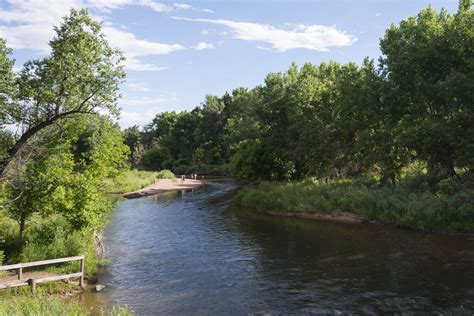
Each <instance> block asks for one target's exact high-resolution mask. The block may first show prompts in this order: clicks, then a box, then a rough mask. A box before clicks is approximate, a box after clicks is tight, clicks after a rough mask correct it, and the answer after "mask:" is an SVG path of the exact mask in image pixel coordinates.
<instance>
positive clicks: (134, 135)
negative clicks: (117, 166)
mask: <svg viewBox="0 0 474 316" xmlns="http://www.w3.org/2000/svg"><path fill="white" fill-rule="evenodd" d="M122 134H123V141H124V143H125V144H126V145H127V146H128V147H129V148H130V159H129V160H130V163H131V165H132V166H135V165H136V164H137V163H138V161H139V160H140V157H141V155H142V151H143V148H142V147H143V146H142V143H141V136H142V134H141V132H140V128H139V127H138V125H133V126H131V127H128V128H126V129H125V130H124V131H123V133H122Z"/></svg>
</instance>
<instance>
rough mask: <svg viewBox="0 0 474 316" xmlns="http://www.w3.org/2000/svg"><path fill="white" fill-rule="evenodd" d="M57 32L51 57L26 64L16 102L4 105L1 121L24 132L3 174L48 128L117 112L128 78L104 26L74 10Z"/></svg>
mask: <svg viewBox="0 0 474 316" xmlns="http://www.w3.org/2000/svg"><path fill="white" fill-rule="evenodd" d="M55 31H56V36H55V38H54V39H53V40H51V41H50V43H49V45H50V47H51V56H49V57H47V58H43V59H41V60H33V61H29V62H27V63H25V65H24V68H23V70H22V71H21V73H20V75H19V76H18V78H17V80H16V86H17V89H18V93H17V94H16V95H15V98H14V100H12V102H11V103H12V105H10V106H4V105H3V104H0V105H1V106H2V108H1V116H0V117H1V118H2V123H3V124H5V123H8V124H16V125H19V126H20V127H21V129H22V130H23V131H24V132H23V133H22V134H21V136H20V137H19V138H18V139H17V140H16V142H15V144H14V145H13V146H11V147H10V148H9V149H8V151H7V154H6V155H5V156H4V157H3V159H2V161H1V162H0V176H2V177H3V176H5V173H6V170H7V167H8V166H9V165H10V163H11V162H12V161H13V160H14V159H17V158H19V157H20V156H21V155H22V150H23V149H25V148H26V145H27V143H28V142H29V141H30V140H31V139H32V138H33V137H34V136H35V135H36V134H38V133H39V132H40V131H42V130H43V129H45V128H47V127H49V126H51V125H53V124H55V123H56V122H58V121H60V120H64V119H66V118H71V117H73V116H77V115H81V114H94V113H97V111H98V110H107V111H109V112H110V113H111V114H112V115H116V114H118V108H117V104H116V103H117V100H118V98H119V96H120V95H119V84H120V82H121V80H122V79H123V78H124V72H123V69H122V68H123V67H122V65H121V62H122V61H123V59H124V58H123V56H122V54H121V53H120V51H118V50H117V49H113V48H111V47H110V46H109V44H108V42H107V41H106V39H105V37H104V35H103V33H102V32H101V25H100V24H99V23H97V22H95V21H94V20H93V19H92V18H91V17H90V16H89V14H88V12H87V11H86V10H80V11H77V10H74V9H73V10H71V13H70V15H69V16H67V17H65V18H64V19H63V22H62V24H61V25H60V26H59V27H56V28H55ZM2 43H3V42H2ZM0 45H3V44H0ZM1 47H2V46H0V55H2V56H3V57H0V62H1V63H2V66H0V67H2V70H1V71H3V69H4V68H5V69H6V70H7V72H8V67H10V68H11V66H8V65H9V62H8V61H6V62H5V61H4V56H5V52H6V53H8V51H5V49H4V48H1ZM10 64H11V62H10ZM5 65H7V66H6V67H5ZM4 99H5V98H4ZM0 102H2V101H0ZM3 102H5V101H3Z"/></svg>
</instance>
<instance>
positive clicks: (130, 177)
mask: <svg viewBox="0 0 474 316" xmlns="http://www.w3.org/2000/svg"><path fill="white" fill-rule="evenodd" d="M157 176H158V172H153V171H139V170H129V171H125V172H123V173H122V174H120V175H119V176H117V177H116V178H114V179H107V180H106V181H104V184H103V187H102V188H103V192H105V193H125V192H132V191H136V190H139V189H142V188H144V187H146V186H147V185H150V184H152V183H153V181H155V179H157Z"/></svg>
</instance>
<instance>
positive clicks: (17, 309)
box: [0, 295, 133, 316]
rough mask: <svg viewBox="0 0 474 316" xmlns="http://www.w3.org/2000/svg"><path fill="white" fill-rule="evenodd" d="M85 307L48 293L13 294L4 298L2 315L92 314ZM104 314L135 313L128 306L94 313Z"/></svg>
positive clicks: (0, 309) (0, 312)
mask: <svg viewBox="0 0 474 316" xmlns="http://www.w3.org/2000/svg"><path fill="white" fill-rule="evenodd" d="M90 314H91V313H90V311H88V310H87V309H86V308H85V307H83V306H82V305H81V304H80V303H79V302H77V301H75V300H69V302H68V303H67V304H65V303H64V300H62V299H60V298H58V297H55V296H48V295H39V296H37V297H32V296H11V297H9V298H6V299H4V300H2V304H1V305H0V316H8V315H35V316H47V315H75V316H83V315H84V316H85V315H90ZM94 314H95V315H103V316H129V315H133V313H132V312H131V311H130V309H128V308H118V307H116V308H113V309H112V310H110V311H102V312H100V313H94Z"/></svg>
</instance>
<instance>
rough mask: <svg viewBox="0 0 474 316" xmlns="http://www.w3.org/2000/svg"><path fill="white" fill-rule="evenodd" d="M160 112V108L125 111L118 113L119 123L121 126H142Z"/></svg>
mask: <svg viewBox="0 0 474 316" xmlns="http://www.w3.org/2000/svg"><path fill="white" fill-rule="evenodd" d="M159 112H161V111H160V110H148V111H144V112H127V111H122V112H121V113H120V119H119V124H120V127H122V128H127V127H131V126H133V125H139V126H144V125H146V124H149V123H151V121H152V120H153V118H154V117H155V116H156V114H158V113H159Z"/></svg>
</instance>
